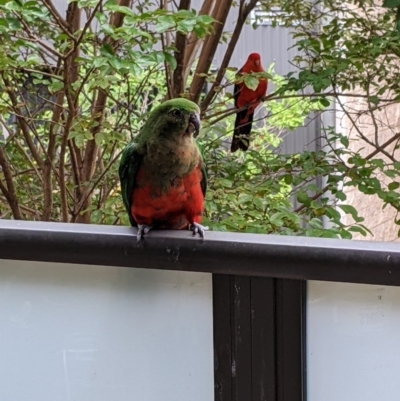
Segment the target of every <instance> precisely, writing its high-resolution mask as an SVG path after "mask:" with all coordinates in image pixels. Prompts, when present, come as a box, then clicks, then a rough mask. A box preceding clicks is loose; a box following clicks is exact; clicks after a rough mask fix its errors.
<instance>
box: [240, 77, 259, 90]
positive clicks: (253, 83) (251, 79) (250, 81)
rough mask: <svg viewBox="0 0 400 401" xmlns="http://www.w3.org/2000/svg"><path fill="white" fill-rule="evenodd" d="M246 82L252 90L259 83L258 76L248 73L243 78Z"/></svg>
mask: <svg viewBox="0 0 400 401" xmlns="http://www.w3.org/2000/svg"><path fill="white" fill-rule="evenodd" d="M243 82H244V84H245V85H246V86H247V87H248V88H249V89H251V90H253V91H254V90H256V89H257V87H258V84H259V81H258V79H257V78H256V77H253V76H252V75H248V74H246V75H245V76H244V78H243Z"/></svg>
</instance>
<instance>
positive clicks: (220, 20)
mask: <svg viewBox="0 0 400 401" xmlns="http://www.w3.org/2000/svg"><path fill="white" fill-rule="evenodd" d="M232 2H233V0H219V1H218V3H217V6H216V7H215V9H214V12H215V17H214V15H213V17H214V19H215V20H216V22H215V23H214V24H213V28H214V33H213V34H211V35H209V36H208V37H207V39H206V40H205V42H204V45H203V48H202V49H201V53H200V57H199V62H198V64H197V67H196V71H195V74H194V77H193V81H192V85H191V86H190V97H191V99H192V100H193V101H194V102H195V103H198V102H199V99H200V95H201V91H202V89H203V86H204V83H205V81H206V77H205V76H202V75H201V74H204V73H207V72H208V70H209V69H210V66H211V63H212V60H213V58H214V55H215V51H216V50H217V47H218V43H219V39H220V37H221V35H222V32H223V29H224V26H225V22H226V19H227V17H228V14H229V10H230V9H231V6H232Z"/></svg>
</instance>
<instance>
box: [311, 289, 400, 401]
mask: <svg viewBox="0 0 400 401" xmlns="http://www.w3.org/2000/svg"><path fill="white" fill-rule="evenodd" d="M307 291H308V294H307V387H308V388H307V393H308V400H307V401H398V400H399V399H400V380H399V378H400V288H398V287H383V286H372V285H361V284H345V283H329V282H318V281H310V282H308V289H307Z"/></svg>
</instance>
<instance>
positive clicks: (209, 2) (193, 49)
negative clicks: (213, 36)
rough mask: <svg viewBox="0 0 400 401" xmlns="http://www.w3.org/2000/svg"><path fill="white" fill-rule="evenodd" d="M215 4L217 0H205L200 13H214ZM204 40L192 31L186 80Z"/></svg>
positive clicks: (186, 55)
mask: <svg viewBox="0 0 400 401" xmlns="http://www.w3.org/2000/svg"><path fill="white" fill-rule="evenodd" d="M214 5H215V0H204V1H203V4H202V6H201V9H200V11H199V15H212V13H213V12H212V11H213V8H214ZM203 42H204V39H199V38H198V37H197V35H196V34H195V33H194V32H192V33H191V34H190V35H189V37H188V40H187V45H186V49H185V59H184V61H183V65H184V75H183V80H184V81H185V82H186V81H187V79H188V77H189V73H190V70H191V68H192V65H193V62H194V59H195V58H196V56H197V53H198V51H199V48H200V46H201V44H202V43H203Z"/></svg>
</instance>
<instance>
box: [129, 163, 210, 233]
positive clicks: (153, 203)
mask: <svg viewBox="0 0 400 401" xmlns="http://www.w3.org/2000/svg"><path fill="white" fill-rule="evenodd" d="M201 180H202V172H201V163H199V165H198V166H197V167H196V168H195V169H194V170H193V171H192V172H191V173H190V174H188V175H186V176H184V177H176V178H175V179H174V180H173V181H172V182H171V183H170V185H169V188H168V189H167V191H163V192H161V191H160V190H159V189H157V188H154V187H153V186H152V185H149V184H145V185H143V186H140V185H139V186H137V187H136V188H135V189H134V191H133V193H132V208H131V213H132V216H133V218H134V219H135V221H136V222H137V223H138V224H146V225H148V226H153V225H156V226H157V227H158V228H164V229H174V230H180V229H184V228H187V227H188V225H189V224H190V223H201V219H202V214H203V208H204V196H203V192H202V189H201V185H200V183H201ZM137 181H138V182H144V183H148V182H150V180H148V179H146V171H144V170H143V169H140V170H139V172H138V176H137Z"/></svg>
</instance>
